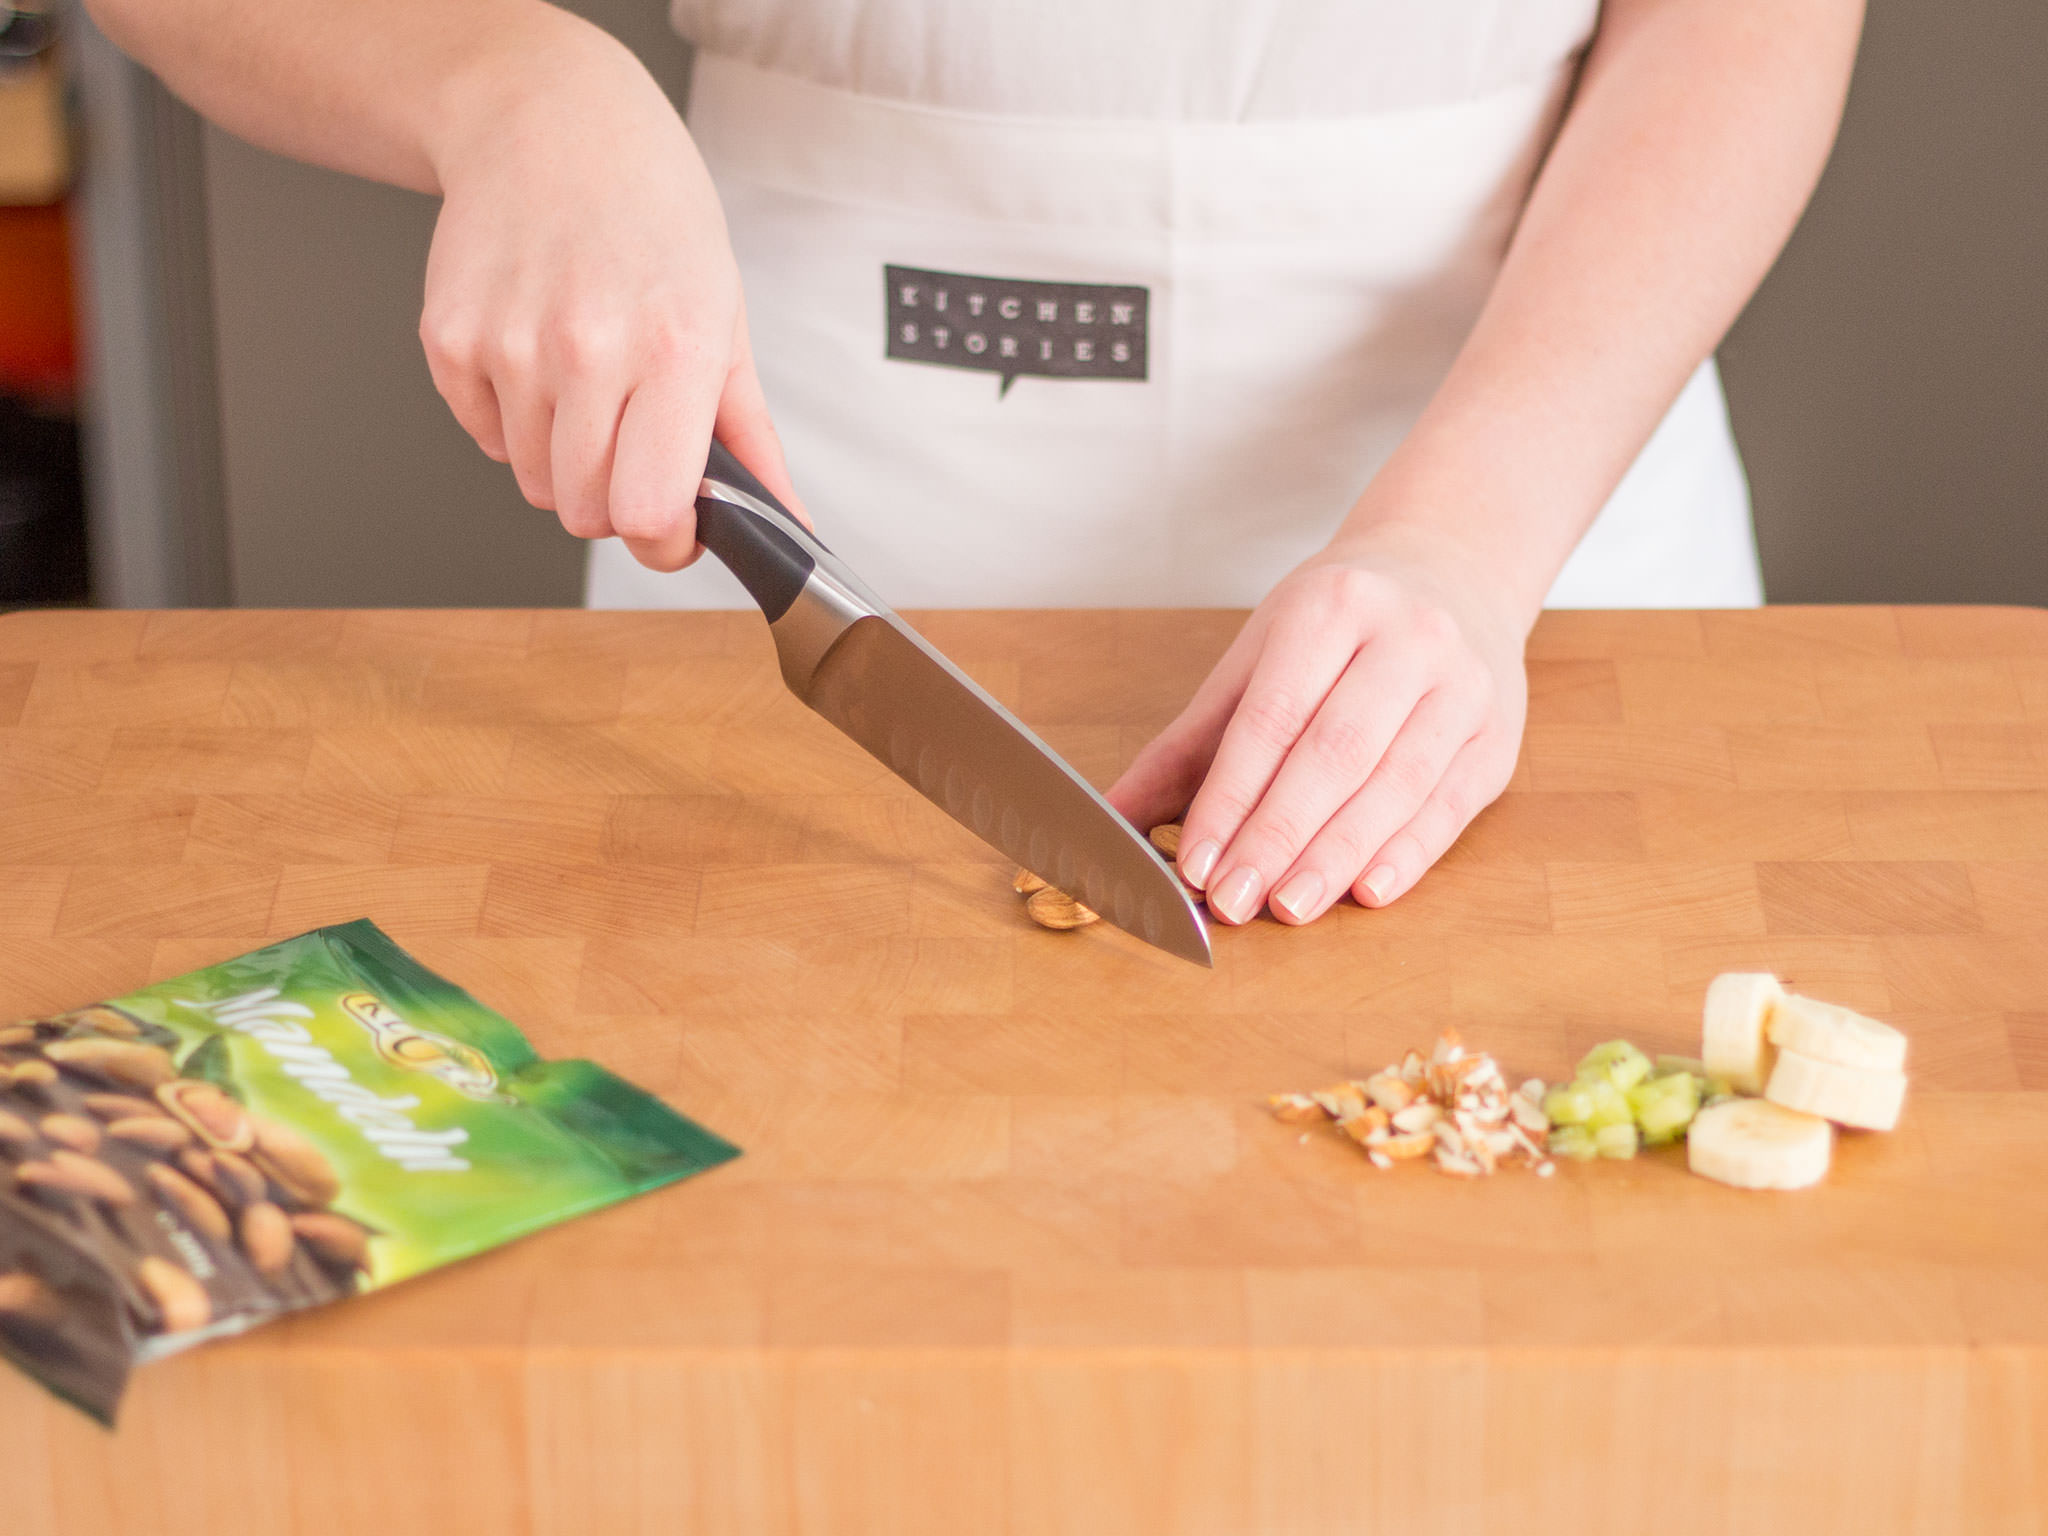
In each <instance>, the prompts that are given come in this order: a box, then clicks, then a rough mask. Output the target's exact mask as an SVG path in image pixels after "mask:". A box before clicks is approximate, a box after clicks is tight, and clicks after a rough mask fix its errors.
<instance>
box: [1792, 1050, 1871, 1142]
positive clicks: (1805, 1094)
mask: <svg viewBox="0 0 2048 1536" xmlns="http://www.w3.org/2000/svg"><path fill="white" fill-rule="evenodd" d="M1764 1097H1765V1098H1767V1099H1769V1100H1770V1101H1771V1102H1772V1103H1773V1104H1782V1105H1784V1106H1785V1107H1786V1108H1787V1109H1797V1110H1803V1111H1805V1112H1806V1113H1807V1114H1809V1115H1819V1116H1821V1117H1822V1118H1823V1119H1827V1120H1832V1121H1834V1122H1835V1123H1836V1124H1837V1125H1853V1126H1855V1127H1857V1128H1858V1129H1859V1130H1865V1131H1888V1130H1890V1129H1891V1128H1892V1127H1893V1126H1895V1125H1897V1124H1898V1123H1899V1109H1900V1107H1901V1106H1902V1105H1904V1104H1905V1102H1906V1074H1905V1073H1903V1072H1868V1071H1865V1070H1864V1069H1863V1068H1861V1067H1841V1066H1837V1065H1835V1063H1833V1062H1831V1061H1815V1060H1814V1059H1813V1058H1812V1057H1811V1056H1803V1055H1801V1054H1800V1053H1799V1052H1798V1051H1780V1052H1778V1064H1777V1065H1776V1066H1774V1067H1772V1068H1771V1081H1770V1084H1769V1086H1768V1087H1766V1088H1765V1089H1764Z"/></svg>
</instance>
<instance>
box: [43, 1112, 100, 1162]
mask: <svg viewBox="0 0 2048 1536" xmlns="http://www.w3.org/2000/svg"><path fill="white" fill-rule="evenodd" d="M42 1132H43V1136H44V1139H46V1140H48V1141H54V1142H55V1143H57V1145H58V1146H60V1147H69V1148H70V1149H71V1150H72V1151H74V1152H82V1153H84V1154H85V1155H86V1156H87V1157H90V1156H92V1154H93V1153H95V1152H97V1151H99V1149H100V1128H99V1127H98V1126H97V1125H95V1124H93V1122H92V1121H90V1120H88V1119H86V1118H85V1116H83V1115H45V1116H43V1121H42Z"/></svg>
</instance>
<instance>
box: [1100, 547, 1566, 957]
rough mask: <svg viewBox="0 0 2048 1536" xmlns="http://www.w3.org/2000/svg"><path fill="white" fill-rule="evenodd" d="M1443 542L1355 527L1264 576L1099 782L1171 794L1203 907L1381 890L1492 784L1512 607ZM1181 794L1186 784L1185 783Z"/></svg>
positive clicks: (1309, 906)
mask: <svg viewBox="0 0 2048 1536" xmlns="http://www.w3.org/2000/svg"><path fill="white" fill-rule="evenodd" d="M1508 607H1509V605H1508V603H1506V602H1505V601H1502V600H1500V599H1499V598H1497V597H1496V596H1494V595H1493V594H1491V593H1489V592H1488V591H1486V590H1484V589H1482V587H1481V586H1480V585H1479V584H1478V582H1477V580H1476V578H1474V576H1473V575H1472V573H1470V572H1469V571H1467V570H1465V569H1464V568H1463V564H1462V562H1461V561H1459V560H1458V559H1457V558H1456V557H1455V556H1454V555H1452V554H1450V553H1449V552H1447V551H1438V550H1431V549H1428V548H1426V547H1422V546H1420V545H1418V544H1417V543H1416V541H1414V540H1412V539H1408V540H1401V539H1396V538H1391V537H1386V538H1380V537H1374V536H1371V535H1367V536H1364V537H1360V538H1353V539H1350V540H1348V541H1345V542H1343V543H1342V544H1340V545H1333V546H1332V547H1331V548H1330V549H1329V550H1327V551H1325V552H1324V553H1322V554H1320V555H1318V556H1317V557H1316V558H1315V559H1313V560H1311V561H1309V562H1308V563H1307V564H1305V565H1303V566H1302V567H1301V568H1300V569H1299V570H1296V571H1295V572H1294V573H1293V574H1292V575H1290V576H1288V577H1287V579H1286V580H1285V581H1283V582H1281V583H1280V585H1279V586H1277V587H1275V588H1274V589H1273V591H1272V593H1271V594H1270V595H1269V596H1268V597H1267V598H1266V600H1265V601H1264V602H1263V603H1261V604H1260V605H1259V606H1258V608H1257V609H1256V610H1255V611H1254V612H1253V614H1252V616H1251V618H1250V619H1249V620H1247V621H1246V623H1245V626H1244V628H1243V630H1242V631H1240V632H1239V634H1238V636H1237V638H1236V640H1235V641H1233V642H1232V643H1231V646H1230V649H1229V650H1227V651H1226V652H1225V653H1224V655H1223V659H1222V660H1221V661H1219V662H1218V663H1217V664H1216V667H1215V669H1214V670H1213V671H1212V672H1211V673H1210V674H1209V677H1208V679H1207V681H1205V682H1204V683H1203V684H1202V686H1201V687H1200V688H1199V689H1198V690H1197V691H1196V693H1195V696H1194V698H1193V700H1192V701H1190V702H1189V704H1188V706H1187V708H1186V709H1185V710H1183V711H1182V712H1181V714H1180V716H1179V718H1178V719H1176V720H1175V721H1174V722H1173V723H1172V724H1171V725H1169V726H1168V727H1167V728H1166V729H1165V730H1164V731H1163V732H1161V733H1160V735H1159V736H1158V737H1157V738H1156V739H1155V740H1154V741H1152V742H1151V743H1150V744H1149V745H1148V746H1147V747H1146V748H1145V749H1144V750H1143V751H1142V752H1140V753H1139V754H1138V757H1137V760H1136V761H1135V762H1133V763H1132V764H1131V766H1130V768H1129V770H1128V771H1126V772H1125V774H1124V775H1123V777H1122V778H1121V779H1119V780H1118V781H1117V783H1116V784H1115V785H1114V786H1113V787H1112V788H1111V789H1110V791H1109V799H1110V801H1111V803H1112V804H1114V805H1115V806H1116V808H1117V809H1118V810H1119V811H1121V812H1123V813H1124V814H1125V815H1126V816H1128V817H1129V818H1130V819H1131V821H1132V823H1133V825H1136V826H1139V827H1148V826H1154V825H1157V824H1158V823H1160V822H1162V821H1169V820H1172V819H1173V818H1174V817H1175V816H1178V815H1180V813H1181V812H1182V811H1183V809H1185V811H1186V815H1185V817H1184V818H1183V819H1182V830H1181V842H1180V855H1179V862H1180V869H1181V872H1182V874H1183V875H1184V876H1185V877H1186V878H1187V879H1188V880H1189V881H1190V882H1191V883H1193V884H1194V885H1196V886H1198V887H1200V888H1201V889H1202V890H1203V891H1204V892H1206V893H1207V897H1208V904H1209V910H1210V911H1211V912H1212V913H1214V914H1215V915H1216V916H1217V917H1220V918H1222V919H1223V920H1224V921H1225V922H1229V923H1243V922H1248V921H1250V920H1251V919H1252V918H1253V917H1254V916H1256V915H1257V914H1258V912H1259V909H1260V908H1261V907H1262V906H1265V905H1267V904H1268V903H1270V904H1271V907H1272V910H1273V914H1274V916H1276V917H1278V918H1279V919H1280V920H1281V921H1282V922H1287V923H1307V922H1312V921H1314V920H1315V919H1316V918H1317V917H1319V916H1321V915H1322V914H1323V913H1324V912H1325V911H1327V910H1328V909H1329V908H1330V906H1331V905H1332V904H1333V903H1335V902H1336V901H1338V900H1339V899H1340V898H1342V897H1343V895H1344V893H1345V892H1346V891H1349V892H1351V893H1352V895H1353V896H1355V897H1356V898H1357V900H1358V901H1360V902H1361V903H1363V904H1365V905H1367V906H1375V907H1378V906H1385V905H1386V904H1387V903H1388V902H1390V901H1393V900H1394V899H1395V898H1396V897H1398V896H1400V895H1401V894H1402V893H1403V892H1405V891H1406V890H1408V888H1409V887H1410V886H1412V885H1414V884H1415V882H1416V881H1417V880H1418V879H1420V878H1421V876H1422V874H1423V872H1424V871H1425V870H1427V869H1428V868H1429V867H1430V865H1432V864H1434V863H1435V862H1436V861H1437V859H1438V858H1440V857H1441V856H1442V854H1443V852H1444V850H1445V849H1447V848H1449V847H1450V846H1451V844H1452V843H1453V842H1454V841H1455V840H1456V839H1457V837H1458V834H1459V833H1460V832H1462V831H1464V829H1465V826H1466V824H1467V823H1468V822H1469V821H1471V819H1472V818H1473V816H1475V815H1476V814H1478V812H1479V811H1480V810H1482V809H1483V808H1484V807H1485V806H1487V805H1488V804H1490V803H1491V802H1492V801H1493V799H1494V798H1495V796H1497V795H1498V794H1499V793H1500V792H1501V790H1502V789H1504V788H1505V787H1506V786H1507V782H1508V779H1509V777H1510V775H1511V774H1512V773H1513V772H1514V766H1515V754H1516V751H1517V749H1518V747H1519V744H1520V742H1521V736H1522V721H1523V717H1524V714H1525V712H1526V709H1527V703H1528V684H1527V679H1526V676H1525V674H1524V671H1523V664H1522V645H1523V641H1524V638H1525V636H1526V632H1527V628H1528V625H1527V622H1526V620H1525V618H1524V617H1523V616H1519V615H1513V614H1510V613H1508V612H1507V611H1506V610H1507V608H1508ZM1190 801H1192V803H1190Z"/></svg>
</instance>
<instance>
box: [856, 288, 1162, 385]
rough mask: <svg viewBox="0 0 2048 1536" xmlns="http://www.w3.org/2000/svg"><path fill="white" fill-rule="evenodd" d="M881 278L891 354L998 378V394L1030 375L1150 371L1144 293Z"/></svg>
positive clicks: (1132, 375)
mask: <svg viewBox="0 0 2048 1536" xmlns="http://www.w3.org/2000/svg"><path fill="white" fill-rule="evenodd" d="M882 282H883V286H884V289H885V290H886V293H887V310H888V327H889V345H888V352H887V355H888V356H889V357H892V358H896V359H898V360H900V361H902V362H906V363H937V364H938V365H939V366H940V367H942V368H972V369H974V370H976V371H977V372H980V373H995V374H1000V375H1002V380H1003V384H1002V388H1001V389H999V390H998V391H997V392H996V398H997V399H1001V398H1002V397H1003V396H1004V395H1007V394H1008V393H1009V392H1010V386H1011V385H1012V384H1014V383H1016V382H1017V379H1018V376H1019V375H1021V374H1027V373H1028V374H1030V375H1032V376H1033V377H1034V378H1047V379H1137V380H1140V381H1142V380H1143V379H1144V377H1145V321H1146V309H1147V305H1148V303H1149V301H1150V299H1151V292H1150V290H1148V289H1145V288H1136V287H1119V286H1117V285H1114V284H1110V283H1038V282H1032V281H1031V280H1030V279H1028V278H1018V277H971V276H968V275H967V274H965V273H961V272H926V271H923V270H922V269H920V268H917V267H884V268H882Z"/></svg>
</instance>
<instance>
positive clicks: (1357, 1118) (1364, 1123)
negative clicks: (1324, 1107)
mask: <svg viewBox="0 0 2048 1536" xmlns="http://www.w3.org/2000/svg"><path fill="white" fill-rule="evenodd" d="M1337 1128H1338V1129H1339V1130H1341V1131H1342V1132H1343V1133H1344V1134H1345V1135H1346V1136H1349V1137H1350V1138H1351V1139H1352V1140H1353V1141H1357V1142H1363V1141H1364V1140H1365V1139H1366V1138H1367V1137H1368V1136H1371V1135H1373V1134H1374V1133H1375V1132H1378V1133H1380V1134H1382V1135H1384V1134H1385V1132H1386V1129H1387V1112H1386V1111H1385V1110H1384V1109H1381V1108H1379V1107H1378V1106H1377V1105H1374V1106H1373V1107H1371V1108H1369V1109H1367V1110H1365V1111H1364V1112H1363V1113H1361V1114H1356V1115H1353V1116H1351V1118H1350V1119H1348V1120H1340V1121H1338V1122H1337Z"/></svg>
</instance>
